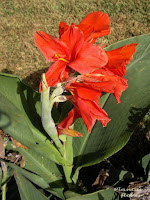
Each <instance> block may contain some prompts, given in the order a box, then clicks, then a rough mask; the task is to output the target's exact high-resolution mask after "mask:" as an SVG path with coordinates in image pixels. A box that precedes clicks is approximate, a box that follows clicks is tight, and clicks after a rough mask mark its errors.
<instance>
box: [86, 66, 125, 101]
mask: <svg viewBox="0 0 150 200" xmlns="http://www.w3.org/2000/svg"><path fill="white" fill-rule="evenodd" d="M107 74H108V75H107ZM88 77H92V78H94V79H96V80H99V81H101V82H106V81H108V82H109V81H111V82H113V83H114V85H113V87H114V89H113V90H114V91H113V94H114V96H115V97H116V101H117V103H120V96H121V94H122V92H123V91H124V90H126V89H127V87H128V85H127V79H125V78H123V77H120V76H116V75H115V74H114V73H113V72H110V71H109V70H107V69H99V70H96V71H94V72H93V73H91V74H88Z"/></svg>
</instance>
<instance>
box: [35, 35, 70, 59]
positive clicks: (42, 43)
mask: <svg viewBox="0 0 150 200" xmlns="http://www.w3.org/2000/svg"><path fill="white" fill-rule="evenodd" d="M34 38H35V44H36V46H37V47H39V48H40V50H41V52H42V53H43V55H44V56H45V58H46V59H47V60H49V61H55V55H56V54H57V55H59V57H62V58H66V57H68V53H69V52H68V48H67V47H66V46H65V44H64V43H63V42H61V41H59V40H58V39H57V38H55V37H53V36H51V35H48V34H47V33H44V32H42V31H38V32H36V33H35V36H34Z"/></svg>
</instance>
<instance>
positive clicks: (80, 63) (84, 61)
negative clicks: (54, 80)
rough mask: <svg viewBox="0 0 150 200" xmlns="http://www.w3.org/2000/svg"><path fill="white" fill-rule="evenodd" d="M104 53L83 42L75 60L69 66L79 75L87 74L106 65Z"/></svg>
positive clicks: (97, 47)
mask: <svg viewBox="0 0 150 200" xmlns="http://www.w3.org/2000/svg"><path fill="white" fill-rule="evenodd" d="M107 59H108V58H107V55H106V53H105V51H104V50H103V49H102V48H101V47H99V46H94V45H93V44H90V43H88V42H84V44H83V46H82V48H81V50H80V52H79V53H78V55H77V57H76V59H75V60H74V61H73V62H71V63H70V64H69V66H70V67H71V68H72V69H74V70H75V71H77V72H79V73H80V74H87V73H90V72H93V71H94V70H96V69H99V68H101V67H103V66H105V65H106V64H107V61H108V60H107Z"/></svg>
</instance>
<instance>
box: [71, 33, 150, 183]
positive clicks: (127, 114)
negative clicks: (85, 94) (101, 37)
mask: <svg viewBox="0 0 150 200" xmlns="http://www.w3.org/2000/svg"><path fill="white" fill-rule="evenodd" d="M149 41H150V35H142V36H137V37H134V38H130V39H126V40H124V41H121V42H118V43H116V44H113V45H111V46H110V47H108V48H107V49H106V50H107V51H108V50H112V49H115V48H119V47H121V46H124V45H126V44H131V43H138V46H137V48H136V53H135V54H134V56H133V60H132V61H131V63H130V64H129V65H127V75H126V78H127V79H128V88H127V90H126V91H125V92H123V94H122V97H121V103H120V104H116V100H115V98H114V96H113V95H109V94H106V95H104V96H103V99H102V100H101V102H100V103H101V105H102V107H103V108H104V110H106V112H107V113H108V116H109V117H110V118H111V121H110V122H109V123H108V125H107V127H106V128H103V127H102V126H101V125H100V122H97V123H96V124H95V125H94V127H93V129H92V133H91V134H88V133H87V130H86V127H85V126H84V125H83V121H82V120H81V119H78V120H77V121H76V122H75V125H74V127H75V129H76V130H77V131H79V132H81V133H83V134H84V137H83V138H73V145H74V157H75V160H74V166H75V168H74V169H75V172H76V173H75V174H74V181H75V182H76V180H77V177H78V172H79V169H80V168H81V167H84V166H90V165H93V164H96V163H98V162H100V161H102V160H104V159H106V158H108V157H110V156H111V155H113V154H114V153H116V152H117V151H119V150H120V149H121V148H122V147H123V146H124V145H125V144H126V143H127V142H128V140H129V138H130V136H131V134H132V133H133V131H134V129H135V127H136V126H137V125H138V123H139V121H140V120H141V119H142V118H143V117H144V115H145V114H146V112H147V111H148V109H149V107H150V42H149Z"/></svg>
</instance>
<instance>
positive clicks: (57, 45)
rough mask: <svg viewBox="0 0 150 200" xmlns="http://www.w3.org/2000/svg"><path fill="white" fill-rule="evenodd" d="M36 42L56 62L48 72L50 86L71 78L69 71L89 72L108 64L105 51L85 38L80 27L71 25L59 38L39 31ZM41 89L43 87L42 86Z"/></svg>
mask: <svg viewBox="0 0 150 200" xmlns="http://www.w3.org/2000/svg"><path fill="white" fill-rule="evenodd" d="M35 43H36V45H37V47H39V48H40V50H41V51H42V53H43V55H44V56H45V57H46V59H47V60H49V61H51V62H54V63H53V64H52V65H51V67H50V68H49V70H48V71H47V72H46V80H47V84H48V86H55V85H56V84H57V83H58V82H62V81H64V80H66V79H67V78H69V73H72V72H79V73H80V74H87V73H90V72H92V71H94V70H95V69H99V68H101V67H103V66H105V65H106V64H107V61H108V60H107V55H106V53H105V51H104V50H103V49H102V48H101V47H99V46H94V45H92V44H90V43H88V42H87V41H85V40H84V36H83V33H82V32H81V31H80V29H79V28H78V27H75V26H74V25H71V26H70V27H69V28H68V29H67V30H66V31H65V32H64V34H63V35H62V36H61V39H60V40H58V39H57V38H54V37H53V36H51V35H48V34H46V33H44V32H41V31H38V32H37V33H36V34H35ZM40 90H41V88H40Z"/></svg>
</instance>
